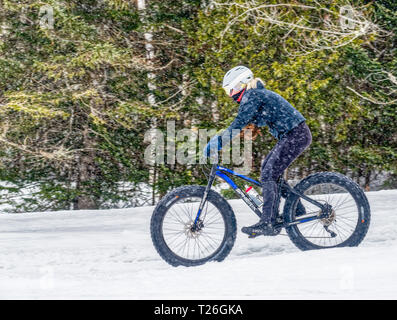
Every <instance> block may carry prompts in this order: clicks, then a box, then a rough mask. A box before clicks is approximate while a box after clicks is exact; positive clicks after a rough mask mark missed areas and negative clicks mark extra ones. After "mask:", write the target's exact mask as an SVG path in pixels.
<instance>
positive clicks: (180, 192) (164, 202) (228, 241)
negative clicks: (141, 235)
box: [150, 186, 236, 267]
mask: <svg viewBox="0 0 397 320" xmlns="http://www.w3.org/2000/svg"><path fill="white" fill-rule="evenodd" d="M204 191H205V187H203V186H182V187H179V188H176V189H174V190H173V191H171V192H169V193H168V194H167V195H165V196H164V197H163V198H162V199H161V200H160V202H159V203H158V204H157V206H156V208H155V209H154V211H153V215H152V219H151V222H150V234H151V237H152V242H153V245H154V247H155V249H156V250H157V252H158V254H159V255H160V256H161V257H162V258H163V259H164V260H165V261H166V262H167V263H169V264H170V265H172V266H174V267H176V266H186V267H192V266H198V265H202V264H204V263H206V262H208V261H222V260H224V259H225V258H226V257H227V255H228V254H229V253H230V251H231V250H232V248H233V245H234V243H235V241H236V218H235V215H234V212H233V209H232V208H231V206H230V205H229V203H228V202H227V201H226V200H225V199H224V198H223V197H222V196H221V195H219V194H218V193H217V192H215V191H213V190H210V191H209V193H208V197H207V201H209V202H210V203H212V205H214V206H215V207H216V208H217V209H218V210H219V212H220V214H221V215H222V217H223V219H224V222H225V235H224V238H223V241H222V243H221V245H220V246H219V248H218V249H217V250H216V251H215V252H214V253H213V254H212V255H211V256H209V257H206V258H204V259H200V260H189V259H185V258H182V257H180V256H178V255H177V254H175V253H174V252H173V251H172V250H170V248H169V247H168V246H167V244H166V242H165V240H164V237H163V230H162V226H163V218H164V216H165V215H166V213H167V211H168V210H169V208H170V207H171V206H172V205H173V202H174V201H173V199H175V198H178V199H183V198H189V197H199V198H202V197H203V194H204Z"/></svg>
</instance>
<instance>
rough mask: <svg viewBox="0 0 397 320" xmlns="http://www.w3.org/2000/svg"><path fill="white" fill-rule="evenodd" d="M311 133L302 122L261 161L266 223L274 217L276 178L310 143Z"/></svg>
mask: <svg viewBox="0 0 397 320" xmlns="http://www.w3.org/2000/svg"><path fill="white" fill-rule="evenodd" d="M311 142H312V135H311V132H310V129H309V127H308V126H307V124H306V123H305V122H302V123H301V124H299V125H298V126H297V127H295V128H294V129H292V130H291V131H290V132H288V133H287V134H286V135H285V136H283V137H282V138H281V139H280V140H279V141H278V142H277V144H276V145H275V146H274V148H273V149H272V150H271V151H270V153H269V154H268V155H267V157H266V158H265V159H264V160H263V162H262V168H261V183H262V192H263V215H262V218H261V220H263V221H264V222H266V223H270V222H273V221H274V219H275V208H274V206H275V204H276V199H277V194H278V190H277V189H278V187H277V180H278V178H279V177H280V176H281V175H282V173H283V172H284V170H285V169H287V168H288V167H289V165H290V164H291V163H292V162H293V161H294V160H295V159H296V158H297V157H298V156H299V155H300V154H301V153H302V152H303V151H304V150H305V149H306V148H307V147H308V146H309V145H310V143H311Z"/></svg>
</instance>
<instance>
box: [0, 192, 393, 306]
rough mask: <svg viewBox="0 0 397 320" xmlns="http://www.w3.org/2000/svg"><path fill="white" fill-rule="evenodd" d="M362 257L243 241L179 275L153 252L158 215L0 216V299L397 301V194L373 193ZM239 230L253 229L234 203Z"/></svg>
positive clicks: (354, 251)
mask: <svg viewBox="0 0 397 320" xmlns="http://www.w3.org/2000/svg"><path fill="white" fill-rule="evenodd" d="M367 196H368V198H369V201H370V205H371V209H372V223H371V226H370V229H369V232H368V235H367V237H366V238H365V239H364V241H363V243H362V244H361V246H359V247H357V248H341V249H329V250H319V251H310V252H301V251H299V250H298V249H296V248H295V246H294V245H293V244H292V243H291V242H290V240H289V239H288V237H286V236H278V237H275V238H265V237H260V238H256V239H248V238H247V237H246V236H245V235H244V234H242V233H240V232H239V233H238V236H237V241H236V244H235V246H234V248H233V250H232V252H231V254H230V255H229V256H228V257H227V258H226V260H225V261H223V262H221V263H217V262H212V263H208V264H206V265H203V266H200V267H195V268H185V267H178V268H174V267H171V266H169V265H168V264H166V263H165V262H164V261H162V260H161V259H160V257H159V256H158V254H157V253H156V251H155V249H154V248H153V245H152V242H151V239H150V234H149V221H150V216H151V214H152V210H153V208H152V207H142V208H134V209H124V210H106V211H79V212H76V211H74V212H71V211H69V212H51V213H29V214H19V215H11V214H2V215H0V299H396V298H397V209H396V208H397V190H390V191H377V192H368V193H367ZM231 204H232V206H233V209H234V210H235V213H236V216H237V220H238V229H240V228H241V226H243V225H247V224H249V223H253V222H256V217H255V216H254V215H253V214H252V213H251V212H250V211H249V209H248V207H247V206H246V205H245V204H244V203H242V202H241V201H239V200H236V201H231Z"/></svg>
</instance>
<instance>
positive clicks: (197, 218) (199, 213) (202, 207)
mask: <svg viewBox="0 0 397 320" xmlns="http://www.w3.org/2000/svg"><path fill="white" fill-rule="evenodd" d="M216 168H217V164H213V165H212V167H211V172H210V175H209V177H208V184H207V186H206V188H205V191H204V195H203V197H202V198H201V202H200V206H199V208H198V211H197V215H196V218H195V219H194V223H193V227H192V228H197V222H198V221H199V219H200V215H201V212H202V211H203V209H204V205H205V203H206V201H207V197H208V193H209V192H210V190H211V187H212V184H213V183H214V180H215V174H216Z"/></svg>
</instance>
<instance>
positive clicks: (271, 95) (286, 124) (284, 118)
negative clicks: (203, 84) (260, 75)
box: [204, 82, 306, 157]
mask: <svg viewBox="0 0 397 320" xmlns="http://www.w3.org/2000/svg"><path fill="white" fill-rule="evenodd" d="M233 98H235V97H233ZM235 100H236V99H235ZM305 120H306V119H305V118H304V117H303V116H302V114H301V113H300V112H299V111H298V110H296V109H295V108H294V107H293V106H292V105H291V104H290V103H289V102H288V101H287V100H285V99H284V98H283V97H281V96H280V95H279V94H277V93H275V92H273V91H270V90H267V89H265V87H264V86H263V85H262V83H261V82H258V86H257V88H256V89H250V90H248V91H246V92H244V93H243V97H242V99H241V103H240V107H239V109H238V114H237V116H236V118H235V119H234V121H233V122H232V124H231V125H230V126H229V127H228V128H227V129H226V130H225V131H223V132H222V133H221V134H220V135H216V136H214V137H213V138H212V139H211V140H210V142H209V143H208V144H207V146H206V147H205V149H204V155H205V156H207V157H208V156H210V154H214V152H217V151H218V150H220V149H222V145H226V144H227V143H229V142H230V140H232V139H233V138H234V136H236V135H237V134H239V130H241V129H243V128H244V127H245V126H246V125H248V124H250V123H253V124H255V125H256V126H258V127H265V126H268V127H269V129H270V133H271V134H272V135H273V136H274V137H275V138H276V139H278V140H280V139H281V138H282V137H283V136H284V135H285V134H286V133H288V132H289V131H291V130H292V129H294V128H295V127H296V126H297V125H299V124H300V123H301V122H303V121H305ZM235 129H238V130H235Z"/></svg>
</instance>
